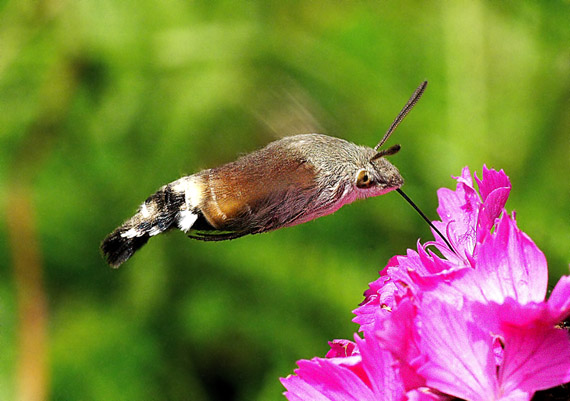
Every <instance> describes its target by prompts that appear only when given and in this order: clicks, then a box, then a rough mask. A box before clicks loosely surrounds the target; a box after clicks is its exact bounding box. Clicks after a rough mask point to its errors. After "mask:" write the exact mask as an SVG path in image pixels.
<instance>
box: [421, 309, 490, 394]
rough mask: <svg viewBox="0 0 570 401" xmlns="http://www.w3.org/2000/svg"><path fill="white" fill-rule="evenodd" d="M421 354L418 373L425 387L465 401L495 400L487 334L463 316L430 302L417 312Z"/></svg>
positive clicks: (460, 313) (462, 313)
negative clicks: (421, 358)
mask: <svg viewBox="0 0 570 401" xmlns="http://www.w3.org/2000/svg"><path fill="white" fill-rule="evenodd" d="M418 313H419V315H418V320H419V324H420V326H419V327H421V333H420V338H421V350H422V352H423V353H425V354H426V356H427V362H426V363H425V364H424V365H423V366H422V367H421V368H420V369H418V373H419V374H421V375H422V376H424V377H425V378H426V384H427V385H428V386H429V387H432V388H435V389H437V390H439V391H441V392H443V393H445V394H449V395H453V396H455V397H459V398H462V399H465V400H469V401H489V400H494V399H496V394H497V380H496V373H495V369H496V368H495V360H494V355H493V349H492V347H493V344H492V339H491V337H490V335H489V333H488V332H487V331H485V330H483V329H482V328H481V327H479V326H478V325H477V324H474V323H473V322H469V321H466V320H465V316H464V314H465V312H463V311H459V310H457V309H455V308H453V307H451V306H450V305H447V304H444V303H440V302H438V301H435V300H434V301H433V302H431V303H429V304H426V305H423V306H422V308H421V309H420V310H419V312H418Z"/></svg>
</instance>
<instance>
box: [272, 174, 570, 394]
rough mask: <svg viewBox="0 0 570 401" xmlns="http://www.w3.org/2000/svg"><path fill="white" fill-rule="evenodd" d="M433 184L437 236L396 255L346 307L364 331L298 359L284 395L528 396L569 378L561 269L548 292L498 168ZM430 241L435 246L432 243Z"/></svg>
mask: <svg viewBox="0 0 570 401" xmlns="http://www.w3.org/2000/svg"><path fill="white" fill-rule="evenodd" d="M475 181H476V182H477V185H478V187H479V192H480V193H478V192H477V191H476V190H475V188H474V185H473V180H472V179H471V175H470V173H469V169H468V168H464V169H463V172H462V174H461V177H458V178H457V188H456V190H455V191H451V190H448V189H440V190H439V191H438V196H439V200H440V205H439V208H438V213H439V214H440V217H441V221H439V222H434V225H435V226H436V227H437V228H438V229H439V230H440V231H442V232H444V233H445V234H446V236H447V237H448V240H449V242H450V244H451V246H452V248H453V249H450V248H449V247H448V245H447V244H446V243H445V241H443V240H442V239H441V238H439V236H436V237H435V241H433V242H428V243H426V244H425V245H422V244H421V243H419V242H418V244H417V247H416V249H417V250H415V251H414V250H411V249H409V250H408V251H407V253H406V255H405V256H394V257H393V258H391V259H390V261H389V262H388V264H387V266H386V268H385V269H384V270H383V271H382V272H381V273H380V277H379V279H378V280H376V281H375V282H373V283H371V284H370V288H369V289H368V290H367V291H366V292H365V300H364V302H363V303H362V304H361V305H360V306H359V307H358V308H357V309H356V310H355V311H354V313H355V315H356V317H355V319H354V321H355V322H356V323H358V324H359V325H360V330H359V331H361V332H363V333H364V339H360V337H358V336H355V338H356V343H352V342H350V341H343V340H336V341H335V342H333V343H331V351H329V353H328V354H327V356H328V357H329V358H328V359H322V358H314V359H313V360H311V361H299V362H298V364H299V369H297V370H296V371H295V373H296V376H289V377H288V378H286V379H283V380H282V382H283V384H284V385H285V387H286V388H287V389H288V391H287V392H286V393H285V394H286V396H287V398H288V399H289V400H301V399H314V400H353V399H354V400H356V399H359V400H385V399H388V400H392V399H394V400H395V399H398V400H406V399H407V400H424V399H426V400H427V399H429V400H443V399H451V398H453V397H457V398H460V399H463V400H467V401H479V400H481V401H483V400H485V401H488V400H501V401H506V400H511V401H514V400H530V399H531V398H532V396H533V394H534V393H535V392H536V391H539V390H543V389H548V388H552V387H556V386H558V385H561V384H563V383H567V382H570V337H569V334H568V332H567V331H566V330H563V329H561V328H560V327H559V323H560V322H561V321H563V320H564V319H567V318H568V317H569V316H570V277H563V278H562V279H561V280H560V281H559V283H558V284H557V285H556V287H555V288H554V290H553V292H552V294H551V296H550V299H548V300H546V299H545V297H546V289H547V281H548V270H547V264H546V258H545V257H544V255H543V253H542V252H541V251H540V250H539V249H538V247H537V246H536V245H535V244H534V242H533V241H532V240H531V239H530V238H529V237H528V236H527V235H526V234H525V233H523V232H522V231H521V230H520V229H519V228H518V227H517V224H516V221H515V217H514V214H513V215H509V214H508V213H507V212H506V211H505V209H504V206H505V203H506V200H507V198H508V195H509V193H510V189H511V185H510V182H509V179H508V177H507V176H506V174H505V173H504V172H503V171H499V172H497V171H495V170H489V169H487V168H486V167H483V177H482V179H479V178H477V177H475ZM431 247H435V248H436V249H437V250H439V252H441V255H442V256H443V257H442V256H440V255H439V254H438V253H436V252H434V250H433V249H430V248H431Z"/></svg>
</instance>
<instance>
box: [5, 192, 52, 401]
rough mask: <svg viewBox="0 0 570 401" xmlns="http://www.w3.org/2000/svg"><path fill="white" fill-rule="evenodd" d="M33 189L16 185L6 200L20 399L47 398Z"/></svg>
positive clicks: (44, 318) (44, 323) (44, 315)
mask: <svg viewBox="0 0 570 401" xmlns="http://www.w3.org/2000/svg"><path fill="white" fill-rule="evenodd" d="M31 198H32V197H31V193H30V188H29V187H27V186H26V185H20V184H16V185H15V186H12V187H11V188H10V191H9V193H8V199H7V200H6V214H7V223H8V234H9V238H10V248H11V253H12V263H13V269H14V280H15V284H16V297H17V304H18V317H19V321H18V331H17V333H18V340H19V344H18V351H19V352H18V362H17V372H16V374H17V389H16V393H17V399H18V400H21V401H39V400H45V399H47V388H48V386H47V383H48V377H47V376H48V374H47V369H46V365H47V364H46V361H47V333H46V327H47V300H46V295H45V292H44V288H43V266H42V257H41V253H40V249H39V246H38V236H37V232H36V224H35V215H34V208H33V206H32V199H31Z"/></svg>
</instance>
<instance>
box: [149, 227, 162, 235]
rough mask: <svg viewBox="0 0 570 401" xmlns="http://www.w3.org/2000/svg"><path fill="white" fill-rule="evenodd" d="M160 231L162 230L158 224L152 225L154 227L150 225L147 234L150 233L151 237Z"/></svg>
mask: <svg viewBox="0 0 570 401" xmlns="http://www.w3.org/2000/svg"><path fill="white" fill-rule="evenodd" d="M161 232H162V230H161V229H160V228H159V227H158V226H154V227H151V229H150V230H148V235H150V236H151V237H154V236H155V235H158V234H160V233H161Z"/></svg>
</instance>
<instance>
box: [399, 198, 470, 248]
mask: <svg viewBox="0 0 570 401" xmlns="http://www.w3.org/2000/svg"><path fill="white" fill-rule="evenodd" d="M396 191H398V193H399V194H400V195H402V197H403V198H404V199H405V200H406V201H407V202H408V203H409V204H410V205H412V207H413V208H414V209H416V212H418V213H419V214H420V216H422V218H423V219H424V220H425V221H426V222H427V223H428V225H429V226H430V227H431V228H433V230H434V231H435V232H436V233H438V234H439V236H440V237H441V239H442V240H443V242H445V244H446V245H447V246H448V247H449V249H450V250H451V251H452V252H453V253H454V254H456V255H457V252H455V249H453V247H452V246H451V244H450V243H449V241H448V240H447V238H445V236H444V235H443V234H442V233H441V232H440V231H439V230H438V229H437V228H436V227H435V226H434V225H433V223H432V222H431V221H430V219H428V218H427V216H426V215H425V214H424V213H423V212H422V211H421V210H420V208H419V207H417V206H416V204H415V203H414V202H413V201H412V200H411V199H410V198H409V197H408V195H406V194H405V193H404V191H402V190H401V189H400V188H396ZM458 256H459V255H458Z"/></svg>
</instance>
